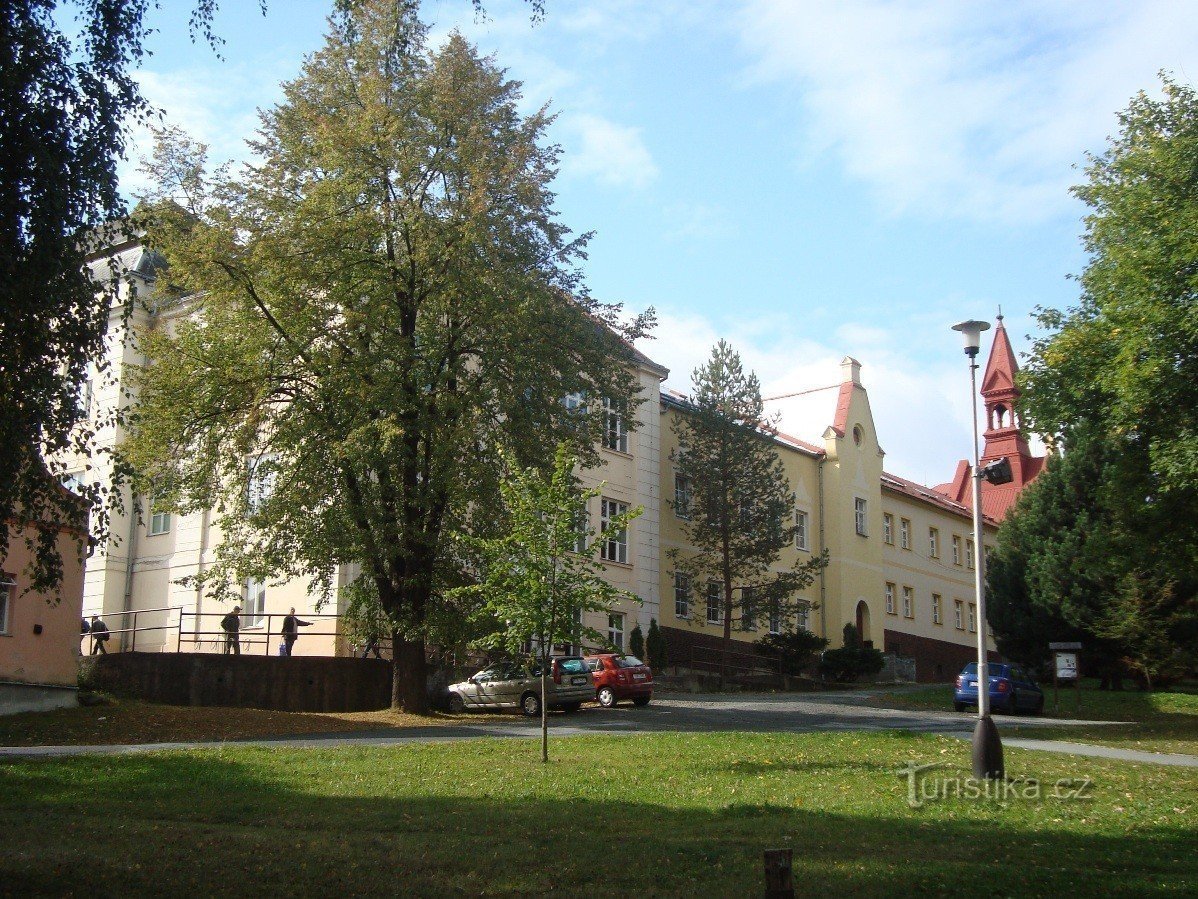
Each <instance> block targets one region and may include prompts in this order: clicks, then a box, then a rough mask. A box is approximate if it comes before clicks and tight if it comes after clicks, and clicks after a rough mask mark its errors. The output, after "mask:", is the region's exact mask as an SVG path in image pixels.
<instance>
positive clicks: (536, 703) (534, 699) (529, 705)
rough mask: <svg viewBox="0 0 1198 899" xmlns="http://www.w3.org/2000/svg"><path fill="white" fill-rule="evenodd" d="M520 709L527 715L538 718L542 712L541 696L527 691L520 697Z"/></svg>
mask: <svg viewBox="0 0 1198 899" xmlns="http://www.w3.org/2000/svg"><path fill="white" fill-rule="evenodd" d="M520 711H522V712H523V713H524V715H525V717H528V718H536V717H537V716H538V715H540V714H541V697H540V696H538V695H537V694H536V693H525V694H524V695H523V696H521V697H520Z"/></svg>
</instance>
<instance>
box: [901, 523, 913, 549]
mask: <svg viewBox="0 0 1198 899" xmlns="http://www.w3.org/2000/svg"><path fill="white" fill-rule="evenodd" d="M899 546H901V547H902V548H903V549H910V548H911V519H909V518H902V519H899Z"/></svg>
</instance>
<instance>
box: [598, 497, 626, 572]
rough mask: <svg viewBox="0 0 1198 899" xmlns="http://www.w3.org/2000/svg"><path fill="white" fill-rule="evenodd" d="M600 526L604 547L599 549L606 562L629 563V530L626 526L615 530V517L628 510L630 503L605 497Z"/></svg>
mask: <svg viewBox="0 0 1198 899" xmlns="http://www.w3.org/2000/svg"><path fill="white" fill-rule="evenodd" d="M600 511H601V513H602V514H601V517H600V522H599V528H600V530H601V531H602V540H603V547H602V549H601V550H600V551H599V555H600V557H601V558H602V559H603V560H604V561H605V562H621V563H624V564H627V563H628V531H627V530H626V529H625V528H620V529H619V530H613V529H612V528H611V522H612V520H613V519H615V518H618V517H619V516H621V515H623V514H625V513H626V512H627V511H628V503H621V502H617V501H616V500H614V499H608V498H607V497H604V498H603V501H602V505H601V509H600Z"/></svg>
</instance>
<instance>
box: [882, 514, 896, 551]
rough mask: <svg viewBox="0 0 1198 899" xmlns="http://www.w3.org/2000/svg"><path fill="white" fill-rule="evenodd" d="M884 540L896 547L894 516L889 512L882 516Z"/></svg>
mask: <svg viewBox="0 0 1198 899" xmlns="http://www.w3.org/2000/svg"><path fill="white" fill-rule="evenodd" d="M882 539H883V540H884V541H885V542H886V543H889V544H890V545H891V546H894V516H893V515H891V514H890V513H889V512H887V513H886V514H885V515H883V516H882Z"/></svg>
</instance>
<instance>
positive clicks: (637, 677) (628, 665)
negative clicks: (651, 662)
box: [586, 652, 653, 709]
mask: <svg viewBox="0 0 1198 899" xmlns="http://www.w3.org/2000/svg"><path fill="white" fill-rule="evenodd" d="M586 662H587V665H589V666H590V669H591V674H592V676H593V677H594V678H595V692H594V695H593V696H592V697H591V698H592V699H594V700H595V701H596V702H598V703H599V705H601V706H603V707H604V708H605V709H610V708H611V707H612V706H614V705H615V704H616V703H617V702H619V701H620V700H621V699H631V700H632V703H633V705H648V704H649V700H650V699H652V698H653V672H652V671H651V670H650V669H649V666H648V665H646V664H645V663H644V662H642V661H641V660H640V659H638V658H637V657H636V656H626V655H623V654H622V653H618V652H603V653H596V654H595V655H588V656H587V657H586Z"/></svg>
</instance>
